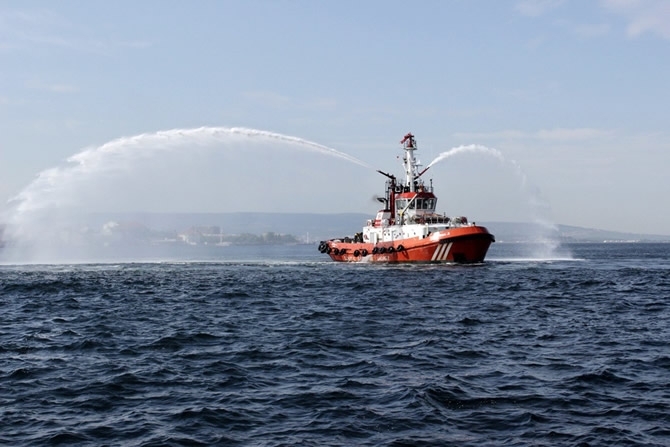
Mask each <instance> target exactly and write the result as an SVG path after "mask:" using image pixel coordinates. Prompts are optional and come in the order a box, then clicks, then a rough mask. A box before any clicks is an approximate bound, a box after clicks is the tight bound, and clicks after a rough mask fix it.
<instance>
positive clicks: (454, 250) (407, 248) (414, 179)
mask: <svg viewBox="0 0 670 447" xmlns="http://www.w3.org/2000/svg"><path fill="white" fill-rule="evenodd" d="M400 144H402V145H403V150H404V151H405V154H404V157H403V166H404V168H405V181H404V182H399V181H398V180H397V179H396V177H395V176H394V175H391V174H388V173H386V172H382V171H377V172H379V173H380V174H382V175H384V176H385V177H387V178H388V180H387V181H386V194H385V197H384V198H380V199H379V200H380V201H381V202H383V203H384V208H383V209H381V210H379V211H378V212H377V216H376V217H375V218H374V219H370V220H368V221H367V224H366V225H365V226H364V227H363V231H362V232H360V233H356V234H355V235H354V236H353V237H343V238H339V239H330V240H327V241H321V243H320V244H319V251H320V252H321V253H326V254H328V255H329V256H330V257H331V259H333V260H334V261H340V262H386V263H388V262H456V263H475V262H482V261H484V258H485V257H486V252H487V251H488V249H489V246H490V245H491V243H492V242H495V238H494V237H493V235H492V234H491V233H489V232H488V230H487V229H486V228H485V227H482V226H479V225H475V223H474V222H473V223H469V222H468V219H467V218H466V217H448V216H447V215H446V214H437V213H436V212H435V207H436V205H437V197H436V196H435V194H434V192H433V182H432V180H431V181H430V184H429V185H425V184H424V182H423V179H422V178H421V176H422V175H423V174H424V173H425V172H426V171H427V170H428V168H426V169H424V170H422V171H421V172H419V164H418V163H417V161H416V158H415V157H414V151H416V150H417V146H416V140H415V139H414V135H412V134H411V133H408V134H407V135H405V137H404V138H403V139H402V140H401V141H400Z"/></svg>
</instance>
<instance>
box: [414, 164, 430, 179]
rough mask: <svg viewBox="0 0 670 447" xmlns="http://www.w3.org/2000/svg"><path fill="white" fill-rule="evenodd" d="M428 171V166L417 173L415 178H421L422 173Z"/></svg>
mask: <svg viewBox="0 0 670 447" xmlns="http://www.w3.org/2000/svg"><path fill="white" fill-rule="evenodd" d="M429 169H430V166H428V167H427V168H426V169H424V170H423V171H421V172H419V174H418V175H417V176H416V178H419V177H421V176H422V175H423V173H424V172H426V171H427V170H429Z"/></svg>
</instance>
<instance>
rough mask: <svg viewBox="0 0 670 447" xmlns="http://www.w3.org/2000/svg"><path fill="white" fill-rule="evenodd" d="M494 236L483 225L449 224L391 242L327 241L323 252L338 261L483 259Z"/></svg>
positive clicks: (461, 260) (459, 261)
mask: <svg viewBox="0 0 670 447" xmlns="http://www.w3.org/2000/svg"><path fill="white" fill-rule="evenodd" d="M492 242H494V237H493V235H492V234H490V233H489V232H488V230H487V229H486V228H485V227H481V226H476V225H473V226H468V227H460V228H449V229H445V230H442V231H439V232H435V233H433V234H431V235H430V236H428V237H425V238H418V237H416V238H407V239H400V240H396V241H394V242H380V243H377V244H370V243H364V242H341V241H337V240H332V241H329V242H328V244H327V245H328V249H327V250H326V253H328V255H329V256H330V257H331V259H333V260H334V261H339V262H383V263H390V262H391V263H392V262H457V263H476V262H483V261H484V258H485V257H486V253H487V251H488V249H489V246H490V245H491V243H492Z"/></svg>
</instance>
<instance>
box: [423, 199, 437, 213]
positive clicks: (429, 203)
mask: <svg viewBox="0 0 670 447" xmlns="http://www.w3.org/2000/svg"><path fill="white" fill-rule="evenodd" d="M423 205H424V209H427V210H432V209H435V203H434V199H424V200H423Z"/></svg>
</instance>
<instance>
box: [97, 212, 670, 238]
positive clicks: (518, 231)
mask: <svg viewBox="0 0 670 447" xmlns="http://www.w3.org/2000/svg"><path fill="white" fill-rule="evenodd" d="M370 217H371V216H370V215H368V214H358V213H345V214H312V213H116V214H95V215H92V216H90V218H89V221H88V222H87V224H88V225H91V226H94V227H98V226H102V225H104V224H105V223H107V222H110V221H119V222H121V221H122V222H136V223H140V224H143V225H145V226H147V227H149V228H151V229H155V230H175V231H182V230H185V229H187V228H189V227H192V226H203V225H216V226H219V227H221V230H222V231H223V232H224V233H226V234H242V233H252V234H263V233H267V232H274V233H278V234H292V235H295V236H298V237H301V238H305V237H306V236H309V239H310V240H311V241H318V240H323V239H330V238H333V237H340V236H346V235H353V234H354V233H355V232H357V231H360V230H361V228H362V227H363V226H364V225H365V222H366V221H367V220H368V219H370ZM478 223H479V224H481V225H485V226H486V227H487V228H488V229H489V231H491V232H492V233H493V234H494V235H495V237H496V240H497V241H501V242H529V241H535V240H541V239H548V238H549V239H554V240H559V241H561V242H566V243H567V242H605V241H612V242H620V241H648V242H658V241H667V242H670V236H668V235H649V234H637V233H622V232H615V231H606V230H598V229H592V228H582V227H575V226H569V225H555V226H553V227H549V226H543V225H540V224H534V223H520V222H478Z"/></svg>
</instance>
